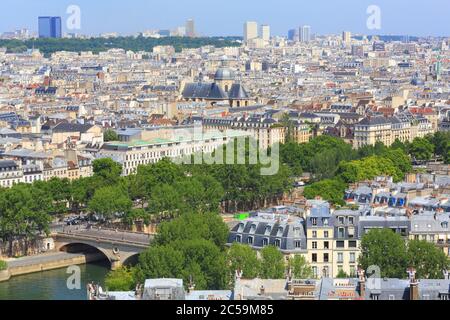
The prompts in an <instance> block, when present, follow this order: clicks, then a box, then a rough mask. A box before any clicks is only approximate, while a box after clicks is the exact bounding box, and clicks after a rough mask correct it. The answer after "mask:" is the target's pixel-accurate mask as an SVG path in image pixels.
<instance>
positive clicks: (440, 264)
mask: <svg viewBox="0 0 450 320" xmlns="http://www.w3.org/2000/svg"><path fill="white" fill-rule="evenodd" d="M407 257H408V267H414V268H415V269H416V271H417V274H416V276H417V277H418V278H419V279H443V273H442V272H443V270H449V267H450V261H449V258H448V257H447V256H446V254H445V253H444V251H442V249H439V248H437V247H436V245H435V244H434V243H431V242H427V241H419V240H412V241H409V243H408V250H407Z"/></svg>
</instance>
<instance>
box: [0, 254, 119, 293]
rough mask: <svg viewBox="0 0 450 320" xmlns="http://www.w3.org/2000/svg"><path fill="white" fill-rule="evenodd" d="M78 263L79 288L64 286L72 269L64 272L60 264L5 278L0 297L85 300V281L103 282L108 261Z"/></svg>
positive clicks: (0, 284) (0, 286) (101, 283)
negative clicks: (50, 268)
mask: <svg viewBox="0 0 450 320" xmlns="http://www.w3.org/2000/svg"><path fill="white" fill-rule="evenodd" d="M79 267H80V276H81V277H80V279H81V281H80V284H81V285H80V289H73V290H71V289H69V288H68V286H67V282H68V280H69V277H71V276H73V273H67V271H68V270H67V268H62V269H57V270H50V271H44V272H38V273H32V274H28V275H23V276H18V277H13V278H11V279H10V280H9V281H6V282H1V283H0V300H86V299H87V295H86V285H87V283H89V282H95V283H99V284H100V285H102V286H103V285H104V280H105V276H106V274H107V273H108V272H109V267H110V265H109V262H108V261H99V262H95V263H89V264H86V265H80V266H79ZM72 278H73V277H72ZM70 283H73V281H71V282H70Z"/></svg>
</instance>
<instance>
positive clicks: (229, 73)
mask: <svg viewBox="0 0 450 320" xmlns="http://www.w3.org/2000/svg"><path fill="white" fill-rule="evenodd" d="M234 79H235V74H234V71H233V70H231V69H229V68H220V69H218V70H217V71H216V75H215V76H214V80H234Z"/></svg>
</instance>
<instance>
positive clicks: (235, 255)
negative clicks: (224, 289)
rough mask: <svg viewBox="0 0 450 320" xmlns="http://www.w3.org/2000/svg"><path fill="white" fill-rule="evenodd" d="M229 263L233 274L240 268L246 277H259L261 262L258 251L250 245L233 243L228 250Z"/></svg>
mask: <svg viewBox="0 0 450 320" xmlns="http://www.w3.org/2000/svg"><path fill="white" fill-rule="evenodd" d="M228 264H229V268H230V275H231V276H234V275H235V272H236V271H238V270H240V271H241V272H242V277H243V278H244V279H253V278H256V277H258V274H259V269H260V262H259V260H258V257H257V255H256V252H255V251H254V250H253V249H252V248H251V247H250V246H247V245H243V244H239V243H233V245H232V246H231V247H230V249H229V250H228Z"/></svg>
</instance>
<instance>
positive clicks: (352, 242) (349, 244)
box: [348, 240, 357, 248]
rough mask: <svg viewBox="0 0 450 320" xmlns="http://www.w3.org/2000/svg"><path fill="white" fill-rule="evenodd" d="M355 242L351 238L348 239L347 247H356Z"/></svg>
mask: <svg viewBox="0 0 450 320" xmlns="http://www.w3.org/2000/svg"><path fill="white" fill-rule="evenodd" d="M356 243H357V242H356V241H353V240H352V241H349V242H348V247H349V248H356V247H357V245H356Z"/></svg>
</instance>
